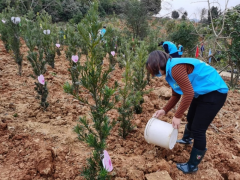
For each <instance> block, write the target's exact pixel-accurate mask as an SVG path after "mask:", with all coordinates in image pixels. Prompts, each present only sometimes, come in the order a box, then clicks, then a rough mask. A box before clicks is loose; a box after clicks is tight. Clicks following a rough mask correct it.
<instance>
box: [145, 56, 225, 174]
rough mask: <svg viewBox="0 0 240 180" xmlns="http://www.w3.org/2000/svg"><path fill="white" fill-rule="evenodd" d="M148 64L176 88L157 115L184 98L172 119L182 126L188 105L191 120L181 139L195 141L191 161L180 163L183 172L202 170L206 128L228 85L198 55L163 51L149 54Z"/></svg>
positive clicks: (165, 111)
mask: <svg viewBox="0 0 240 180" xmlns="http://www.w3.org/2000/svg"><path fill="white" fill-rule="evenodd" d="M146 68H147V70H148V72H149V73H150V74H151V75H152V76H157V77H161V76H162V75H165V76H166V77H165V79H166V81H167V82H168V84H169V85H170V86H171V88H172V97H171V98H170V100H169V101H168V103H167V104H166V105H165V107H163V108H162V109H161V110H158V111H156V112H155V113H154V114H153V117H155V118H159V117H161V116H163V115H165V114H167V113H168V112H169V111H170V110H171V109H172V108H173V107H174V106H175V105H176V104H177V102H178V101H179V100H180V98H181V95H182V99H181V101H180V105H179V107H178V108H177V111H176V113H175V115H174V117H173V119H172V126H173V128H175V129H178V128H179V126H180V124H181V118H182V116H183V113H184V112H185V111H186V110H187V109H188V108H189V109H188V114H187V122H188V123H187V124H186V126H185V130H184V134H183V138H182V139H181V140H178V142H179V143H183V144H191V143H192V142H191V140H192V138H191V135H193V139H194V144H193V148H192V151H191V154H190V158H189V160H188V162H187V163H177V168H178V169H179V170H181V171H182V172H183V173H193V172H196V171H197V170H198V164H199V163H200V162H201V160H202V159H203V157H204V155H205V153H206V151H207V148H206V131H207V128H208V126H209V125H210V124H211V122H212V121H213V119H214V117H215V116H216V114H217V113H218V111H219V110H220V109H221V108H222V106H223V105H224V102H225V101H226V98H227V93H228V87H227V85H226V83H225V82H224V81H223V79H222V78H221V76H220V75H219V74H218V72H217V71H216V70H215V69H214V68H213V67H211V66H209V65H208V64H207V63H205V62H203V61H200V60H198V59H195V58H171V57H170V56H169V55H168V54H166V53H164V52H162V51H153V52H151V53H150V54H149V57H148V60H147V62H146Z"/></svg>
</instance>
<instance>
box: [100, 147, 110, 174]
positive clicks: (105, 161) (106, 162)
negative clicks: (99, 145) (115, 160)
mask: <svg viewBox="0 0 240 180" xmlns="http://www.w3.org/2000/svg"><path fill="white" fill-rule="evenodd" d="M102 163H103V167H104V168H105V169H106V170H107V171H108V172H111V171H112V170H113V165H112V161H111V158H110V156H109V154H108V152H107V151H106V150H104V151H103V159H102Z"/></svg>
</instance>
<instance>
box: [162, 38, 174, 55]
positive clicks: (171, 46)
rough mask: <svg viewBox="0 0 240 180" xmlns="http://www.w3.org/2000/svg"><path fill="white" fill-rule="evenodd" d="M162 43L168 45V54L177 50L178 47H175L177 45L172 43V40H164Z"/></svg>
mask: <svg viewBox="0 0 240 180" xmlns="http://www.w3.org/2000/svg"><path fill="white" fill-rule="evenodd" d="M164 44H167V45H168V50H169V54H173V53H175V52H178V49H177V46H176V45H175V44H173V43H172V42H170V41H165V42H164V43H163V45H164Z"/></svg>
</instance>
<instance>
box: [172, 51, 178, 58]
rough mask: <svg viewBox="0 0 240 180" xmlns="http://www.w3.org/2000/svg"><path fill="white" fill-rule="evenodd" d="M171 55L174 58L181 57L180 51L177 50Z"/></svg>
mask: <svg viewBox="0 0 240 180" xmlns="http://www.w3.org/2000/svg"><path fill="white" fill-rule="evenodd" d="M170 56H171V57H172V58H179V54H178V52H175V53H173V54H170Z"/></svg>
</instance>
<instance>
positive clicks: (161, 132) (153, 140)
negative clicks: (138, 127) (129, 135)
mask: <svg viewBox="0 0 240 180" xmlns="http://www.w3.org/2000/svg"><path fill="white" fill-rule="evenodd" d="M177 136H178V130H177V129H174V128H173V127H172V124H169V123H167V122H164V121H161V120H159V119H156V118H151V119H150V120H149V121H148V123H147V125H146V128H145V131H144V138H145V140H146V141H147V142H148V143H150V144H155V145H158V146H161V147H164V148H166V149H173V147H174V146H175V144H176V142H177Z"/></svg>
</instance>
